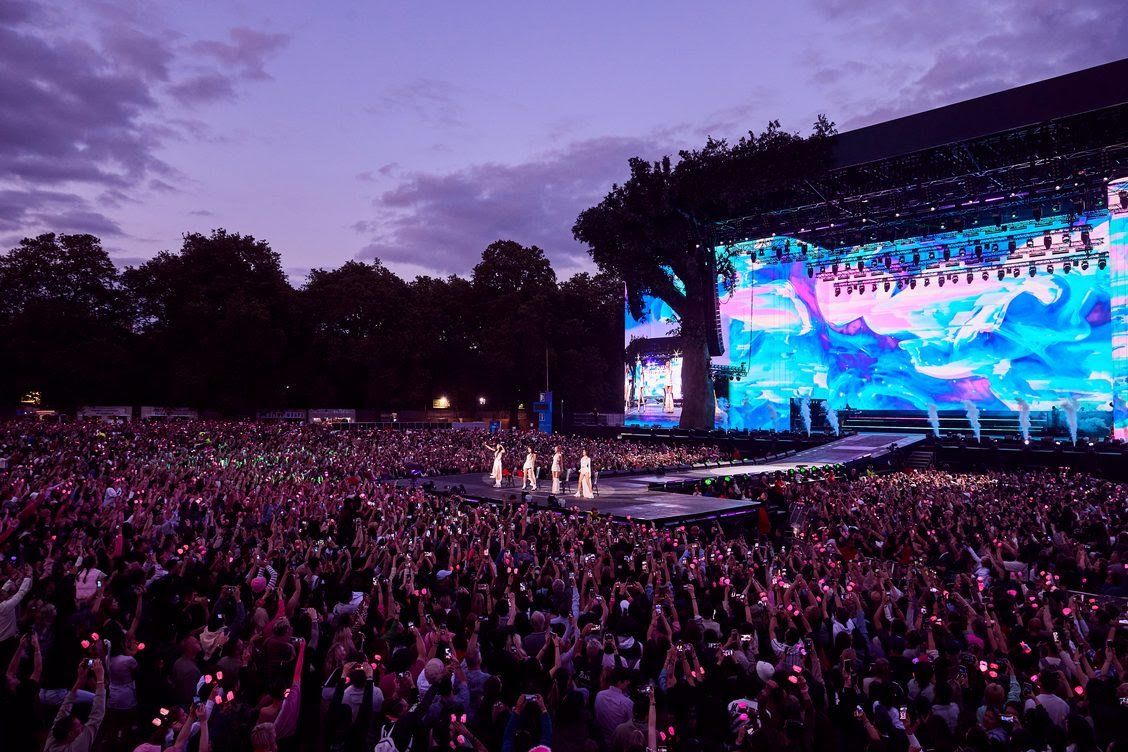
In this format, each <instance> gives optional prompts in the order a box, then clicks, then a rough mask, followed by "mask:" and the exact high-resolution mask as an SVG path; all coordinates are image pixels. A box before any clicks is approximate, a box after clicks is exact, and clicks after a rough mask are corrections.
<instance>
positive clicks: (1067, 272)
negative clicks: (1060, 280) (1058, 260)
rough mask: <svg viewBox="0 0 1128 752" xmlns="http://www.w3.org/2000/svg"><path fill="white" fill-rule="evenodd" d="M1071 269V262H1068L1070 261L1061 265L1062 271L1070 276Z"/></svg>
mask: <svg viewBox="0 0 1128 752" xmlns="http://www.w3.org/2000/svg"><path fill="white" fill-rule="evenodd" d="M1069 269H1070V266H1069V262H1068V261H1066V262H1065V263H1063V264H1062V265H1061V270H1062V271H1063V272H1065V273H1066V274H1069Z"/></svg>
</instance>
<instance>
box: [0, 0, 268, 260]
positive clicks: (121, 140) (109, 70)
mask: <svg viewBox="0 0 1128 752" xmlns="http://www.w3.org/2000/svg"><path fill="white" fill-rule="evenodd" d="M142 13H148V11H146V10H145V9H144V8H141V9H138V8H137V7H135V6H127V5H123V4H117V3H96V4H91V5H88V6H86V5H80V6H79V7H78V9H77V10H73V12H71V11H61V10H57V9H55V8H54V7H53V6H51V5H49V4H47V3H45V2H43V3H37V2H32V1H31V0H0V102H3V103H4V105H0V197H2V198H0V202H2V203H0V231H3V232H21V233H24V234H27V235H32V234H35V233H38V232H42V231H45V230H55V231H67V232H78V231H82V232H93V233H96V234H100V235H104V236H108V237H110V236H121V235H122V234H123V231H122V228H121V226H120V225H119V224H118V223H117V221H116V220H114V219H112V218H110V217H109V216H107V215H106V214H104V213H103V212H104V211H107V210H113V209H119V208H121V207H122V206H125V205H127V204H129V203H133V202H135V201H136V200H137V198H138V196H143V195H144V193H145V192H146V191H160V192H167V191H170V190H176V188H175V186H176V185H179V184H182V183H183V176H181V175H180V174H179V173H178V171H177V170H175V169H174V168H173V167H172V166H171V165H170V164H168V163H166V162H165V161H164V160H163V159H162V157H161V154H162V147H163V146H165V145H167V144H168V143H169V142H171V141H174V140H186V139H198V138H199V137H200V132H199V131H198V121H192V120H189V119H185V118H183V117H177V116H176V113H170V112H168V109H169V104H170V101H169V98H168V96H166V94H169V93H171V94H172V96H173V98H174V99H175V100H179V101H201V100H208V99H215V98H222V97H225V96H234V91H235V84H234V83H233V82H234V81H240V80H259V79H262V78H264V77H266V72H265V69H264V64H265V61H266V60H267V58H268V57H269V55H270V54H272V53H273V52H274V51H276V50H277V49H279V48H280V46H281V45H282V44H283V43H284V41H285V37H284V36H283V35H278V34H267V33H263V32H255V31H253V30H250V29H245V28H237V29H233V30H232V31H231V32H230V34H229V35H228V38H227V40H225V41H221V42H215V43H213V44H211V45H205V48H204V49H203V50H199V51H197V52H195V53H193V54H195V55H196V56H197V57H198V58H199V59H204V60H208V61H210V62H211V63H212V64H214V65H215V66H217V67H218V66H219V65H223V67H224V68H225V70H201V69H200V68H199V64H198V61H197V60H188V59H186V55H187V54H188V52H189V51H190V49H191V47H192V45H188V46H185V45H184V44H183V42H182V41H181V37H180V35H179V34H177V33H175V32H173V31H171V30H169V29H168V28H167V27H166V26H164V25H162V24H161V23H160V22H159V18H154V17H152V16H150V15H142ZM92 30H93V31H92Z"/></svg>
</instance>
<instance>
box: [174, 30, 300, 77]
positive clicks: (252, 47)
mask: <svg viewBox="0 0 1128 752" xmlns="http://www.w3.org/2000/svg"><path fill="white" fill-rule="evenodd" d="M227 36H228V39H227V41H220V40H211V39H208V40H202V41H199V42H194V43H193V44H192V45H191V47H190V49H191V50H192V52H194V53H196V54H199V55H203V56H206V57H211V58H212V59H213V60H215V62H216V63H218V64H219V65H220V66H221V67H222V68H223V69H224V70H230V71H233V72H234V73H236V74H237V75H238V76H239V77H240V78H242V79H245V80H250V81H267V80H271V76H270V74H269V73H267V72H266V61H267V59H268V58H270V57H271V56H272V55H274V54H275V53H276V52H278V51H280V50H281V49H282V48H283V47H285V46H286V44H287V43H288V42H289V41H290V38H289V36H287V35H286V34H274V33H269V32H264V31H257V30H255V29H248V28H247V27H245V26H239V27H236V28H234V29H231V31H230V32H228V35H227Z"/></svg>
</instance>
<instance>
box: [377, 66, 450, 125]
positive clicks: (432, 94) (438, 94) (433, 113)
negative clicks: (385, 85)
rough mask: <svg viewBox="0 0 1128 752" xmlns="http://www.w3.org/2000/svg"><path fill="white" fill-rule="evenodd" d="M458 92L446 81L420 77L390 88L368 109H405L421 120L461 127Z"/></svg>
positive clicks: (381, 112)
mask: <svg viewBox="0 0 1128 752" xmlns="http://www.w3.org/2000/svg"><path fill="white" fill-rule="evenodd" d="M459 94H460V91H459V89H458V88H457V87H455V86H453V85H452V84H450V83H449V82H447V81H440V80H437V79H433V78H418V79H416V80H414V81H412V82H411V83H408V84H404V85H403V86H395V87H392V88H389V89H387V90H386V91H385V92H384V95H383V96H382V97H381V98H380V102H379V104H377V105H376V106H374V107H368V108H366V110H365V111H366V112H369V113H373V114H384V113H387V112H406V113H408V114H409V115H411V116H412V117H413V118H414V119H415V120H417V121H419V122H423V123H429V124H431V125H438V126H443V127H445V128H461V127H463V126H464V125H465V122H464V120H463V114H462V107H461V106H460V105H459V104H458V101H457V100H458V96H459Z"/></svg>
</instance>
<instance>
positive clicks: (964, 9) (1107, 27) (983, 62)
mask: <svg viewBox="0 0 1128 752" xmlns="http://www.w3.org/2000/svg"><path fill="white" fill-rule="evenodd" d="M814 6H815V8H816V9H817V10H818V11H819V12H820V13H821V14H822V15H823V16H824V17H825V18H826V19H827V20H828V21H831V22H833V23H832V24H831V25H830V28H833V29H834V30H835V33H836V35H837V37H838V39H839V41H840V42H842V44H840V45H826V44H824V45H823V46H824V47H833V46H837V47H838V48H840V49H843V50H859V51H864V52H865V57H864V58H861V59H850V58H846V59H843V60H835V61H833V62H827V61H826V60H825V55H824V54H822V53H820V52H819V51H812V53H811V57H815V58H817V59H818V60H819V61H820V64H819V65H818V66H817V67H816V68H815V70H813V71H812V74H811V76H810V79H811V81H812V83H814V84H815V85H816V86H818V87H819V88H820V89H821V90H822V92H823V93H824V95H825V96H826V97H827V98H828V99H829V100H830V101H831V102H833V103H835V104H837V105H838V107H839V111H837V112H835V113H834V114H835V115H836V116H837V117H836V119H837V120H839V121H840V122H841V124H842V127H843V128H844V129H848V128H854V127H859V126H862V125H868V124H870V123H876V122H880V121H882V120H887V119H890V118H894V117H900V116H902V115H908V114H912V113H915V112H921V111H923V110H927V109H931V108H934V107H940V106H943V105H945V104H951V103H953V102H958V101H962V100H965V99H970V98H973V97H977V96H982V95H984V94H990V93H992V92H995V91H1000V90H1003V89H1007V88H1011V87H1013V86H1018V85H1021V84H1024V83H1030V82H1033V81H1038V80H1041V79H1043V78H1048V77H1052V76H1056V75H1060V74H1062V73H1067V72H1069V71H1074V70H1080V69H1083V68H1087V67H1090V66H1094V65H1099V64H1101V63H1105V62H1109V61H1111V60H1116V59H1119V58H1120V57H1122V56H1123V54H1124V46H1123V45H1124V42H1123V40H1124V38H1125V36H1126V35H1128V14H1126V13H1124V11H1123V2H1122V0H1078V2H1075V3H1070V4H1068V5H1063V4H1061V3H1058V2H1054V0H997V1H996V2H992V3H983V2H979V1H978V0H949V1H948V2H944V3H919V2H912V1H911V0H880V1H879V0H814ZM866 91H869V92H875V93H873V94H870V95H869V96H864V95H862V94H861V92H866Z"/></svg>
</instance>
